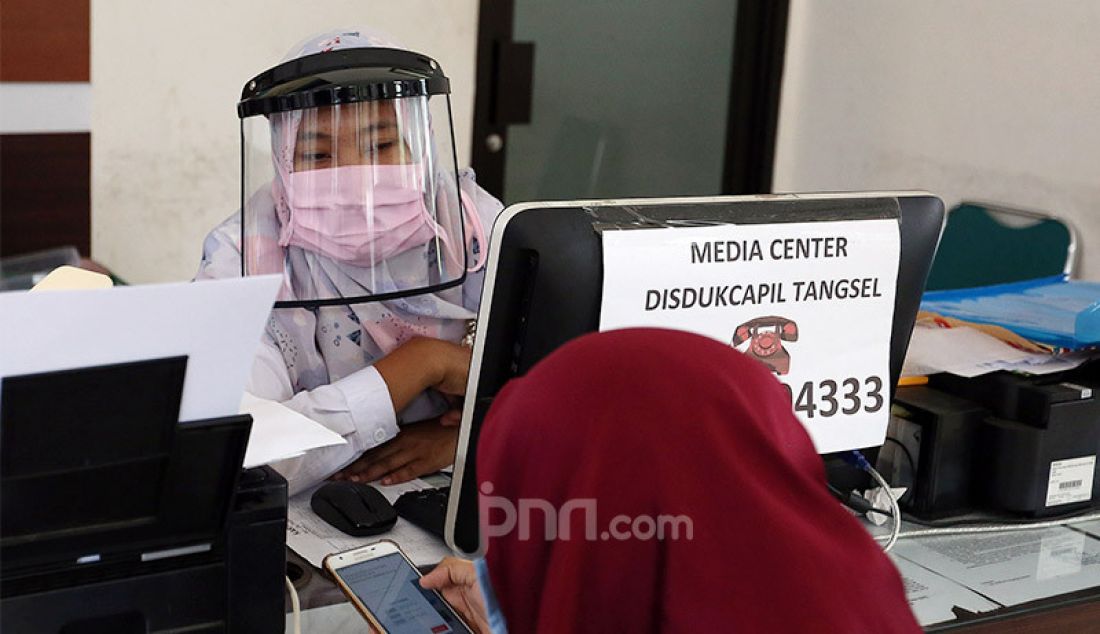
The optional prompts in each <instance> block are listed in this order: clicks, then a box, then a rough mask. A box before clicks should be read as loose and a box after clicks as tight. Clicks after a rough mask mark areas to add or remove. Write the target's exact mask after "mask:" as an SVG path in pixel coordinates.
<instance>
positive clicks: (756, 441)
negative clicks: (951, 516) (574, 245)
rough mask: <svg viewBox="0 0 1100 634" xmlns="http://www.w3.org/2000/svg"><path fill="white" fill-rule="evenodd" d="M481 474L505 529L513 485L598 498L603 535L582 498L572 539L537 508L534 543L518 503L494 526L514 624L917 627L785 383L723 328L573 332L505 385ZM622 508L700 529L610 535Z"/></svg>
mask: <svg viewBox="0 0 1100 634" xmlns="http://www.w3.org/2000/svg"><path fill="white" fill-rule="evenodd" d="M477 473H478V480H479V486H480V487H481V491H482V493H483V495H482V503H483V509H485V508H488V509H489V513H487V515H488V521H489V522H492V523H493V525H494V526H497V527H499V526H500V525H501V524H500V523H501V522H502V521H503V519H502V518H503V517H504V515H505V512H504V511H501V510H500V508H501V506H502V504H503V505H504V506H507V505H509V504H510V505H512V506H513V507H514V508H517V509H519V508H520V500H521V499H526V500H528V501H529V502H528V503H527V504H528V505H534V506H536V507H545V506H547V505H546V503H544V502H540V501H545V502H548V503H549V506H552V507H553V508H555V509H561V508H562V506H563V505H564V504H565V503H566V502H568V501H574V502H573V504H574V506H580V507H581V508H583V506H584V504H585V502H584V501H585V500H588V501H589V502H588V504H589V505H591V504H592V503H593V502H594V504H595V506H596V512H595V513H594V517H595V527H596V530H595V532H594V533H593V536H594V537H596V538H595V539H587V538H586V528H587V527H588V522H587V520H586V516H585V513H584V512H582V511H580V510H574V511H572V512H570V513H568V514H565V513H562V514H561V515H564V516H565V517H567V518H568V519H567V520H565V523H567V524H568V527H569V539H564V538H562V535H561V533H560V531H559V535H558V538H557V539H548V538H547V525H546V523H545V522H544V518H545V513H544V511H542V510H533V511H530V512H528V513H526V515H527V516H528V517H529V519H530V520H531V521H530V522H528V523H527V526H526V528H527V529H528V530H529V534H528V535H526V539H524V537H525V536H524V535H523V534H522V531H521V530H520V529H521V528H523V525H522V524H523V523H522V517H523V515H524V513H523V512H522V509H521V512H520V513H518V516H519V517H520V518H521V523H520V525H517V527H516V529H515V530H512V531H510V532H509V533H507V534H505V535H503V536H491V537H490V539H489V543H488V551H487V553H486V560H487V563H488V568H489V576H490V578H491V581H492V586H493V589H494V590H495V592H496V596H497V599H498V601H499V603H500V607H501V610H502V612H503V614H504V617H505V619H506V621H507V623H508V629H509V631H510V632H512V633H513V634H515V633H518V632H529V631H538V632H571V631H588V632H616V631H618V632H713V631H739V632H788V631H789V632H795V631H797V632H811V631H812V632H875V633H883V632H887V633H888V632H918V631H920V629H919V627H918V626H917V624H916V622H915V621H914V619H913V616H912V613H911V612H910V609H909V606H908V605H907V603H906V601H905V593H904V590H903V587H902V583H901V579H900V578H899V576H898V573H897V571H896V570H895V568H894V566H893V564H891V563H890V561H889V560H888V558H887V557H886V556H885V555H884V554H883V553H882V551H881V549H880V547H879V546H878V545H877V544H876V543H875V542H874V540H872V539H871V537H870V536H869V535H868V534H867V532H866V531H865V530H864V529H863V527H861V526H860V525H859V523H858V522H857V521H856V520H855V519H854V518H853V517H852V516H851V514H850V513H849V512H848V511H846V510H845V509H843V508H842V507H841V506H840V505H839V504H838V503H837V502H836V500H834V499H833V498H832V497H831V496H830V495H829V493H828V491H827V490H826V486H825V473H824V468H823V466H822V461H821V459H820V458H819V456H818V455H817V453H816V452H815V450H814V447H813V445H812V444H811V442H810V438H809V436H808V435H807V434H806V432H805V430H804V429H803V427H802V425H801V424H800V423H799V422H798V420H797V419H795V417H794V414H793V413H792V412H791V407H790V402H789V400H788V398H787V394H786V392H785V391H784V389H783V388H782V386H780V384H779V383H778V381H776V379H775V378H774V377H773V376H772V375H771V373H770V372H769V371H768V370H767V369H766V368H765V366H764V365H762V364H761V363H759V362H758V361H755V360H752V359H749V358H748V357H745V356H744V355H742V354H741V353H739V352H737V351H736V350H733V349H732V348H730V347H728V346H725V345H723V344H721V343H718V342H716V341H712V340H710V339H706V338H703V337H700V336H697V335H692V334H688V333H683V332H678V331H671V330H653V329H638V330H620V331H614V332H608V333H602V334H595V335H588V336H585V337H581V338H580V339H577V340H575V341H573V342H570V343H569V344H567V345H565V346H563V347H562V348H560V349H559V350H557V351H556V352H554V353H553V354H552V355H550V356H549V357H547V358H546V359H544V360H543V361H542V362H541V363H539V364H538V365H536V366H535V367H534V368H533V369H532V370H531V371H530V372H529V373H528V374H527V375H526V376H524V377H523V378H519V379H516V380H513V381H512V382H510V383H509V384H508V385H507V386H506V387H505V389H504V390H502V391H501V393H500V395H499V396H498V398H497V399H496V402H495V403H494V404H493V406H492V408H491V410H490V411H489V414H488V416H487V418H486V422H485V426H484V429H483V430H482V433H481V437H480V442H479V445H478V464H477ZM487 493H488V494H487ZM504 500H507V502H504ZM532 500H533V501H534V502H531V501H532ZM494 509H495V510H494ZM616 516H627V517H629V518H638V517H646V518H653V519H654V520H657V518H658V516H666V517H667V516H684V517H687V518H690V522H691V526H690V531H688V530H686V527H685V525H683V524H680V526H679V533H680V534H679V535H678V536H674V535H673V531H672V529H671V526H669V525H666V529H665V531H666V532H665V535H664V539H659V538H657V537H656V536H652V533H653V528H654V523H653V522H649V521H648V520H645V519H643V520H641V521H638V522H637V523H636V524H634V525H635V526H636V527H637V528H638V529H639V530H638V533H637V534H636V535H635V536H631V537H629V538H626V539H618V538H617V537H615V536H612V535H609V534H608V533H609V532H610V531H609V529H610V528H615V529H616V534H617V536H618V537H622V536H623V535H624V533H625V534H627V535H629V534H630V533H631V526H632V523H631V521H630V520H627V521H626V523H625V524H624V523H623V520H622V518H620V519H619V521H618V523H615V524H614V526H612V524H613V520H614V518H616ZM486 521H487V518H486V513H484V512H483V516H482V522H483V524H484V523H485V522H486ZM656 523H657V524H660V522H659V521H657V522H656ZM551 530H553V528H551ZM689 532H690V539H689V538H688V537H689V535H688V533H689ZM488 534H490V535H492V533H488ZM647 536H648V537H649V539H645V538H644V537H647Z"/></svg>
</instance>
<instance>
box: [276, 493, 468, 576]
mask: <svg viewBox="0 0 1100 634" xmlns="http://www.w3.org/2000/svg"><path fill="white" fill-rule="evenodd" d="M376 488H377V489H378V490H379V491H381V492H382V495H384V496H386V499H387V500H389V501H390V503H391V504H392V503H394V502H395V501H397V498H398V497H400V496H401V494H402V493H405V492H406V491H419V490H421V489H428V488H434V487H432V486H431V485H429V484H428V483H427V482H424V481H423V480H413V481H411V482H406V483H405V484H397V485H394V486H376ZM316 490H317V487H315V488H313V489H310V490H308V491H303V492H301V493H299V494H298V495H295V496H294V497H292V498H290V500H289V501H288V503H287V517H286V545H287V546H289V547H290V549H291V550H293V551H294V552H296V553H298V554H299V555H300V556H301V557H302V559H305V560H306V561H308V562H309V563H310V564H311V565H313V566H316V567H317V568H320V567H321V562H323V561H324V559H325V557H327V556H328V555H331V554H333V553H341V552H344V551H345V550H351V549H353V548H358V547H359V546H365V545H367V544H370V543H373V542H376V541H378V540H380V539H389V540H393V541H395V542H397V544H398V545H399V546H401V550H403V551H405V554H406V555H408V556H409V559H411V560H412V562H413V563H414V564H416V565H417V566H430V565H432V564H436V563H439V560H441V559H443V558H444V557H446V556H448V555H450V554H452V553H451V550H450V549H449V548H447V545H446V544H445V543H443V540H441V539H439V538H438V537H436V536H435V535H432V534H431V533H429V532H428V531H426V530H424V529H422V528H420V527H419V526H416V525H414V524H411V523H409V522H408V521H407V520H406V519H405V518H402V517H399V518H397V523H396V524H394V526H393V528H392V529H390V530H389V531H387V532H385V533H382V534H380V535H372V536H370V537H352V536H350V535H347V534H346V533H344V532H342V531H340V529H338V528H336V527H334V526H332V525H331V524H329V523H328V522H326V521H325V520H323V519H321V518H320V517H318V516H317V514H316V513H314V512H313V509H311V508H310V506H309V500H310V497H311V496H312V495H313V492H314V491H316Z"/></svg>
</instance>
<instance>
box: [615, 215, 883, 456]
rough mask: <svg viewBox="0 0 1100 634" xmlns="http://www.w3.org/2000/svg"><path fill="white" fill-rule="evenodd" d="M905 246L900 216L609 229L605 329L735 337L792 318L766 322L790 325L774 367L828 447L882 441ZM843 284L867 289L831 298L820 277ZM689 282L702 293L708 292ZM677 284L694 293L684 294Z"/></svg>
mask: <svg viewBox="0 0 1100 634" xmlns="http://www.w3.org/2000/svg"><path fill="white" fill-rule="evenodd" d="M793 240H800V241H802V242H790V241H793ZM814 240H817V242H811V241H814ZM797 244H805V245H810V246H811V248H813V246H812V245H816V246H817V249H818V250H817V257H813V256H812V252H809V253H807V252H804V254H806V255H808V256H809V257H790V256H791V255H796V254H798V252H797V248H794V249H792V250H790V251H788V250H787V248H788V247H789V246H793V245H797ZM899 252H900V246H899V236H898V223H897V221H896V220H860V221H847V222H806V223H780V224H763V225H724V226H716V227H701V228H676V229H640V230H629V231H605V232H604V234H603V254H604V288H603V304H602V308H601V314H600V330H611V329H615V328H630V327H639V326H650V327H664V328H677V329H681V330H687V331H691V332H695V333H698V334H701V335H705V336H708V337H712V338H714V339H717V340H718V341H721V342H723V343H725V344H727V345H731V344H733V343H734V342H735V338H742V337H739V334H740V335H744V334H746V333H744V332H743V331H744V330H747V328H744V329H743V328H742V326H745V325H746V323H748V322H750V321H751V320H754V319H756V318H761V317H779V318H782V319H781V320H778V321H775V322H774V325H771V326H769V325H761V326H757V332H760V329H761V328H763V329H773V330H780V332H779V339H780V343H781V345H782V351H781V352H776V353H773V354H771V355H769V356H767V359H768V360H769V361H765V363H766V364H769V363H770V365H771V366H772V367H773V372H776V373H777V374H778V375H779V380H780V381H781V382H782V383H784V384H785V385H786V386H788V387H789V389H790V392H791V395H792V401H793V402H794V405H795V408H794V409H795V413H796V415H798V417H799V419H800V420H801V421H802V422H803V424H805V425H806V428H807V430H808V431H809V433H810V437H811V438H812V439H813V441H814V445H815V446H816V447H817V450H818V451H820V452H823V453H827V452H833V451H840V450H844V449H853V448H857V447H867V446H872V445H880V444H882V442H883V439H884V438H885V434H886V424H887V421H888V415H889V409H890V408H889V404H888V403H887V402H886V401H887V400H888V399H889V391H890V386H889V382H890V372H889V355H890V336H891V329H892V326H893V314H894V294H895V291H896V280H897V271H898V257H899ZM837 280H849V281H852V280H855V281H856V282H855V287H856V288H857V292H853V286H852V284H850V283H849V284H845V285H842V287H843V289H844V294H845V295H856V297H851V296H849V297H847V298H845V299H839V298H837V297H835V295H836V293H834V297H832V298H831V299H824V298H823V295H824V291H823V290H822V289H821V288H820V286H821V285H820V283H821V282H822V281H826V282H829V283H833V282H835V281H837ZM811 283H812V284H813V288H812V290H813V291H814V294H811V292H810V291H811ZM750 288H751V289H752V290H753V293H752V295H751V297H750V295H749V289H750ZM682 289H696V290H695V294H698V293H699V290H698V289H702V292H701V294H702V300H701V301H700V300H696V301H691V299H692V298H691V295H692V292H691V291H683V290H682ZM677 291H680V293H679V296H680V298H681V299H683V298H685V297H686V298H687V300H686V301H676V297H675V296H676V294H677V293H676V292H677ZM708 300H709V301H708ZM731 302H735V303H737V305H730V304H731ZM685 303H686V304H690V306H687V307H685V306H684V304H685ZM704 304H705V306H704ZM723 304H724V305H723ZM768 321H769V323H772V320H768ZM756 323H761V322H756ZM762 341H763V337H761V338H760V339H759V340H757V341H754V340H753V339H751V338H749V339H747V340H746V341H743V342H741V343H740V344H739V345H737V346H736V347H737V348H738V349H739V350H742V351H743V352H746V354H750V356H757V358H759V359H761V360H764V358H765V357H764V356H760V355H754V353H752V352H750V351H751V349H752V347H753V345H754V344H759V343H761V342H762ZM773 341H774V338H773ZM757 349H758V350H759V349H760V348H759V347H758V348H757ZM780 357H789V358H787V359H785V360H783V361H781V362H779V363H776V362H774V359H776V358H780ZM784 365H788V366H789V367H788V368H786V370H787V371H786V372H784V371H783V370H784V368H783V366H784ZM799 405H801V407H799Z"/></svg>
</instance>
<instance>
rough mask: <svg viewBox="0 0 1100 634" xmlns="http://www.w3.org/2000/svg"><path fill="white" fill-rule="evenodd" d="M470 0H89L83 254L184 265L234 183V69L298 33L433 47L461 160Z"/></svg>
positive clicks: (195, 257)
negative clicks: (383, 38) (375, 33)
mask: <svg viewBox="0 0 1100 634" xmlns="http://www.w3.org/2000/svg"><path fill="white" fill-rule="evenodd" d="M477 7H478V3H477V2H476V0H400V2H394V1H387V0H316V1H311V2H305V1H300V2H297V1H296V2H291V1H282V2H276V1H272V0H231V1H230V0H220V1H214V0H191V1H188V2H184V1H182V0H163V1H162V0H157V1H155V2H150V1H148V0H93V2H92V51H91V58H92V69H91V76H92V117H91V130H92V254H93V257H95V258H96V259H97V260H99V261H101V262H102V263H104V264H106V265H107V266H108V267H110V268H111V269H113V270H114V271H115V272H117V273H118V274H119V275H121V276H122V277H123V278H125V279H127V280H128V281H131V282H154V281H167V280H185V279H190V278H191V276H192V275H194V273H195V270H196V268H197V266H198V262H199V257H200V255H201V247H202V239H203V237H204V236H205V234H206V232H207V231H209V230H210V228H211V227H213V226H214V225H216V224H217V223H218V222H220V221H221V220H223V219H224V218H226V217H227V216H228V215H229V214H230V213H232V212H233V211H234V210H236V209H237V206H238V202H237V201H238V199H239V196H240V190H239V187H240V164H239V127H238V120H237V115H236V109H235V106H236V102H237V99H238V98H239V96H240V90H241V87H242V86H243V85H244V82H245V80H247V79H248V78H250V77H252V76H253V75H255V74H256V73H259V72H260V71H263V70H265V69H266V68H269V67H270V66H273V65H274V64H276V63H277V62H278V61H279V60H280V59H281V58H282V56H283V55H284V54H285V53H286V51H287V50H288V49H289V48H290V47H291V45H293V44H294V43H296V42H298V41H299V40H301V39H303V38H304V37H306V36H307V35H310V34H312V33H316V32H319V31H323V30H327V29H330V28H338V27H346V26H368V27H372V28H375V29H379V30H382V31H384V32H386V33H388V34H389V35H390V36H392V37H393V38H394V39H396V40H397V41H399V42H401V43H403V44H405V45H406V46H408V47H409V48H412V49H414V50H417V51H420V52H423V53H426V54H428V55H431V56H433V57H435V58H436V59H437V60H439V62H440V64H441V65H442V66H443V68H444V70H445V71H446V72H447V75H448V76H449V77H450V78H451V88H452V93H453V94H452V104H453V107H454V118H455V127H456V138H457V142H458V157H459V162H460V163H462V164H468V162H469V153H470V150H469V147H470V136H471V126H472V121H473V97H474V94H473V93H474V91H473V88H474V65H475V47H476V37H477Z"/></svg>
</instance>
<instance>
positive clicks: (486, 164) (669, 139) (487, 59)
mask: <svg viewBox="0 0 1100 634" xmlns="http://www.w3.org/2000/svg"><path fill="white" fill-rule="evenodd" d="M785 29H786V3H785V2H766V1H762V0H758V1H756V2H753V1H751V0H740V1H734V0H684V1H682V2H667V0H601V1H599V2H592V1H591V0H554V1H553V2H546V1H545V0H482V3H481V15H480V18H479V36H478V37H479V43H478V80H477V96H476V98H475V121H474V141H473V157H472V158H473V167H474V169H475V170H476V171H477V173H478V181H479V182H480V183H481V184H482V186H484V187H485V188H486V189H487V190H489V191H490V192H491V193H493V194H494V195H497V196H499V197H501V198H502V199H503V200H504V201H505V203H506V204H510V203H514V202H519V201H529V200H553V199H572V198H613V197H649V196H686V195H714V194H721V193H762V192H767V191H770V187H771V182H770V180H771V157H772V152H773V150H774V136H775V119H776V115H777V111H778V88H779V78H780V74H781V70H782V45H783V44H784V43H785V42H784V38H785ZM777 42H778V45H777ZM776 55H778V57H776ZM731 97H732V98H731Z"/></svg>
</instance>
